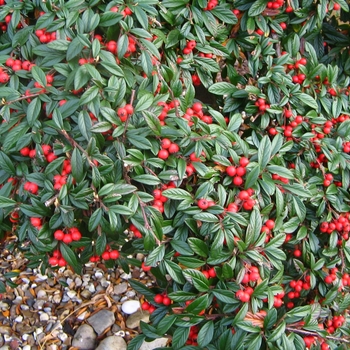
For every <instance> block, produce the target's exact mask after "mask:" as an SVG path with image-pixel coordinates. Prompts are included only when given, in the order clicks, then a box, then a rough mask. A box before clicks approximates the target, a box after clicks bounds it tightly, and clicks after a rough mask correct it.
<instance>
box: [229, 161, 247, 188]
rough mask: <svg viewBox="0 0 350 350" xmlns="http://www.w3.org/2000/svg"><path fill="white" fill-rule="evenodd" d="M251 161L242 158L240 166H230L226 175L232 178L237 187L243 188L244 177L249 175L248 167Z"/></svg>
mask: <svg viewBox="0 0 350 350" xmlns="http://www.w3.org/2000/svg"><path fill="white" fill-rule="evenodd" d="M248 164H249V159H248V158H247V157H241V158H240V159H239V166H238V167H236V166H234V165H230V166H228V167H227V168H226V174H227V175H228V176H231V177H232V182H233V184H234V185H235V186H241V185H242V184H243V182H244V180H243V176H244V175H245V174H246V173H247V169H246V167H247V165H248Z"/></svg>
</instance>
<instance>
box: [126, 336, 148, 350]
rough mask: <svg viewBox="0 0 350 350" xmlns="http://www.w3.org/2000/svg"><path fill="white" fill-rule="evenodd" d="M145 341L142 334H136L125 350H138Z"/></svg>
mask: <svg viewBox="0 0 350 350" xmlns="http://www.w3.org/2000/svg"><path fill="white" fill-rule="evenodd" d="M145 339H146V336H145V335H144V334H138V335H137V336H136V337H135V338H132V339H131V340H130V341H129V342H128V347H127V350H139V349H140V348H141V345H142V344H143V343H144V341H145Z"/></svg>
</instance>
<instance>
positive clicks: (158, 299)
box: [141, 294, 172, 314]
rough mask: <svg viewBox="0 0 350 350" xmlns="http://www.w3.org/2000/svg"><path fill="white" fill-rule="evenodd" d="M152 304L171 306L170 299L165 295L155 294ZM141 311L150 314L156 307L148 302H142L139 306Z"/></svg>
mask: <svg viewBox="0 0 350 350" xmlns="http://www.w3.org/2000/svg"><path fill="white" fill-rule="evenodd" d="M154 302H155V303H156V304H161V305H165V306H170V305H171V304H172V301H171V299H170V298H169V297H168V296H167V295H166V294H156V295H155V296H154ZM141 309H142V310H147V311H148V312H149V313H150V314H151V313H153V312H154V311H155V310H156V307H155V306H154V305H152V304H151V303H149V302H148V301H144V302H143V303H142V305H141Z"/></svg>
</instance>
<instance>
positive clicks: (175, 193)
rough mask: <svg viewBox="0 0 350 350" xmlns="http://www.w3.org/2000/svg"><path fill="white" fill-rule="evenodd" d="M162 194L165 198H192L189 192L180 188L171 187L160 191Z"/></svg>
mask: <svg viewBox="0 0 350 350" xmlns="http://www.w3.org/2000/svg"><path fill="white" fill-rule="evenodd" d="M162 195H163V196H165V197H167V198H170V199H176V200H182V199H192V196H191V194H190V193H189V192H187V191H185V190H183V189H181V188H172V189H169V190H165V191H163V192H162Z"/></svg>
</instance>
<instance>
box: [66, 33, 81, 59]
mask: <svg viewBox="0 0 350 350" xmlns="http://www.w3.org/2000/svg"><path fill="white" fill-rule="evenodd" d="M83 47H84V44H83V43H82V42H81V40H80V39H79V37H76V38H74V39H73V40H72V41H71V42H70V44H69V46H68V49H67V54H66V60H67V61H70V60H72V59H73V58H74V57H76V56H78V55H79V54H80V53H81V51H82V50H83Z"/></svg>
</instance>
